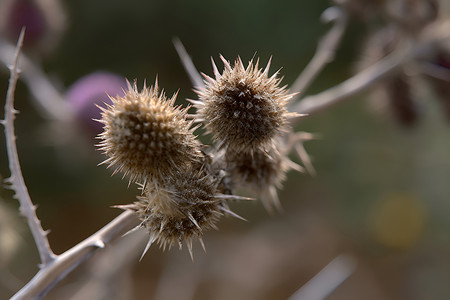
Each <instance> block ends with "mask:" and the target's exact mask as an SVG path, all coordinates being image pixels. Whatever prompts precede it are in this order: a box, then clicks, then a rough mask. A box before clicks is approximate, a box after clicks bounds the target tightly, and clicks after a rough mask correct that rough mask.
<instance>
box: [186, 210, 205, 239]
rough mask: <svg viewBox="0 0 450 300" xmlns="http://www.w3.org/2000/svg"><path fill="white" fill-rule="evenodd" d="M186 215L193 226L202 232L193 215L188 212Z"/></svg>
mask: <svg viewBox="0 0 450 300" xmlns="http://www.w3.org/2000/svg"><path fill="white" fill-rule="evenodd" d="M188 217H189V220H191V222H192V224H194V225H195V227H197V228H198V230H200V232H202V228H201V227H200V226H199V225H198V223H197V221H196V220H195V219H194V217H193V216H192V214H191V213H188ZM191 246H192V243H191Z"/></svg>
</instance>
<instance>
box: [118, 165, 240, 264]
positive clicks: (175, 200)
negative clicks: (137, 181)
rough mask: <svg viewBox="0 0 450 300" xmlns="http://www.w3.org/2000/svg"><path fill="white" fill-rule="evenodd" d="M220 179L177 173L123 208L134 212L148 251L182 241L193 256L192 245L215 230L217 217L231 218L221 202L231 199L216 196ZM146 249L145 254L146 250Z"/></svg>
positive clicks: (201, 172) (150, 185) (149, 187)
mask: <svg viewBox="0 0 450 300" xmlns="http://www.w3.org/2000/svg"><path fill="white" fill-rule="evenodd" d="M220 181H221V178H220V177H217V176H213V175H211V174H208V173H207V172H206V171H205V170H204V169H202V170H199V171H194V172H193V173H189V174H186V173H178V174H177V175H174V176H171V177H168V178H167V179H166V180H164V181H160V182H155V181H151V182H149V183H148V184H147V185H146V187H145V188H144V193H143V195H142V196H140V197H138V201H137V202H135V203H134V204H132V205H128V206H124V208H127V209H131V210H133V211H135V212H136V214H137V216H138V217H139V219H140V220H141V221H142V222H141V225H140V227H145V228H146V229H147V231H148V233H149V235H150V240H149V244H148V247H149V246H150V245H151V244H152V243H153V242H157V243H158V244H159V245H160V246H162V247H163V248H164V249H165V248H166V247H167V246H168V247H169V248H170V247H172V246H173V245H175V244H178V245H179V246H180V248H181V247H182V244H183V241H184V242H185V243H186V245H187V246H188V249H189V252H190V253H191V256H192V242H193V241H194V240H195V239H199V240H200V242H201V243H202V245H203V242H202V239H201V238H202V235H203V233H204V232H205V231H207V230H209V229H211V228H214V229H217V227H216V223H217V221H218V220H219V218H220V216H222V215H224V214H230V215H234V214H233V213H232V212H231V211H229V210H228V208H227V206H226V205H225V203H224V201H225V200H226V199H230V198H233V197H234V196H232V195H223V194H220V193H217V190H218V186H219V183H220ZM234 198H236V199H239V197H234ZM148 247H147V248H146V250H145V251H144V254H145V252H146V251H147V250H148Z"/></svg>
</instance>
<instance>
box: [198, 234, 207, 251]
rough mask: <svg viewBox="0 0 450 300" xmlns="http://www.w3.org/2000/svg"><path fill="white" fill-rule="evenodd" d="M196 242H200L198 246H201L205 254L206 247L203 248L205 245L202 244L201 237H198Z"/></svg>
mask: <svg viewBox="0 0 450 300" xmlns="http://www.w3.org/2000/svg"><path fill="white" fill-rule="evenodd" d="M198 241H199V242H200V245H202V248H203V252H205V253H206V247H205V243H204V242H203V239H202V237H199V238H198Z"/></svg>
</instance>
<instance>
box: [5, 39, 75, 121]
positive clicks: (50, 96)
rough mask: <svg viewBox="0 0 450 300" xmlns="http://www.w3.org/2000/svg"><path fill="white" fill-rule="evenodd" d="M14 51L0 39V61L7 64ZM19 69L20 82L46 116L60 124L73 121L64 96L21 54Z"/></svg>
mask: <svg viewBox="0 0 450 300" xmlns="http://www.w3.org/2000/svg"><path fill="white" fill-rule="evenodd" d="M14 51H15V47H14V46H13V45H11V44H10V43H8V42H7V41H6V40H4V39H2V38H0V61H2V62H3V63H5V64H8V63H9V60H10V59H11V57H12V56H13V53H14ZM19 67H20V70H21V75H22V76H21V77H22V80H23V81H24V82H25V84H26V85H27V87H28V89H29V90H30V92H31V94H32V95H33V96H34V98H35V99H36V100H37V102H38V104H39V108H41V109H42V110H43V111H44V113H45V115H46V116H48V117H51V118H52V119H54V120H57V121H61V122H68V121H71V120H73V118H74V115H73V112H72V111H71V110H70V109H69V107H68V103H67V101H65V100H64V96H63V95H61V93H60V92H59V91H58V90H57V89H56V88H55V87H54V85H53V84H52V82H51V80H50V79H49V78H48V77H47V76H46V74H45V73H44V71H43V70H42V69H41V68H40V67H39V66H38V65H37V64H35V63H34V62H33V61H32V60H31V59H30V58H28V57H27V56H26V55H24V54H23V53H22V54H21V56H20V66H19Z"/></svg>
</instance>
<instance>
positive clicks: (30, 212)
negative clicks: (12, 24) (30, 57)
mask: <svg viewBox="0 0 450 300" xmlns="http://www.w3.org/2000/svg"><path fill="white" fill-rule="evenodd" d="M24 34H25V30H24V29H22V32H21V33H20V37H19V41H18V42H17V47H16V50H15V53H14V62H13V65H12V66H11V67H10V72H11V76H10V79H9V86H8V91H7V94H6V103H5V119H4V120H3V121H2V124H3V125H4V127H5V137H6V149H7V152H8V160H9V169H10V170H11V177H9V178H8V179H6V181H7V182H8V183H10V184H11V189H13V190H14V191H15V197H16V198H17V199H18V200H19V203H20V213H21V214H22V215H23V216H24V217H25V218H26V219H27V222H28V226H29V227H30V230H31V233H32V235H33V238H34V240H35V242H36V246H37V249H38V252H39V256H40V258H41V266H40V267H41V268H44V267H46V266H47V265H48V264H50V263H51V262H52V261H53V260H54V258H55V255H54V254H53V251H52V250H51V248H50V245H49V243H48V239H47V233H48V232H46V231H44V230H43V229H42V227H41V222H40V221H39V219H38V217H37V216H36V206H34V205H33V203H32V202H31V198H30V195H29V194H28V189H27V186H26V185H25V181H24V179H23V175H22V170H21V168H20V163H19V156H18V154H17V145H16V136H15V133H14V119H15V115H16V114H17V113H18V111H17V110H15V109H14V93H15V90H16V85H17V80H18V79H19V70H18V68H17V63H18V59H19V54H20V49H21V47H22V43H23V38H24Z"/></svg>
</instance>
